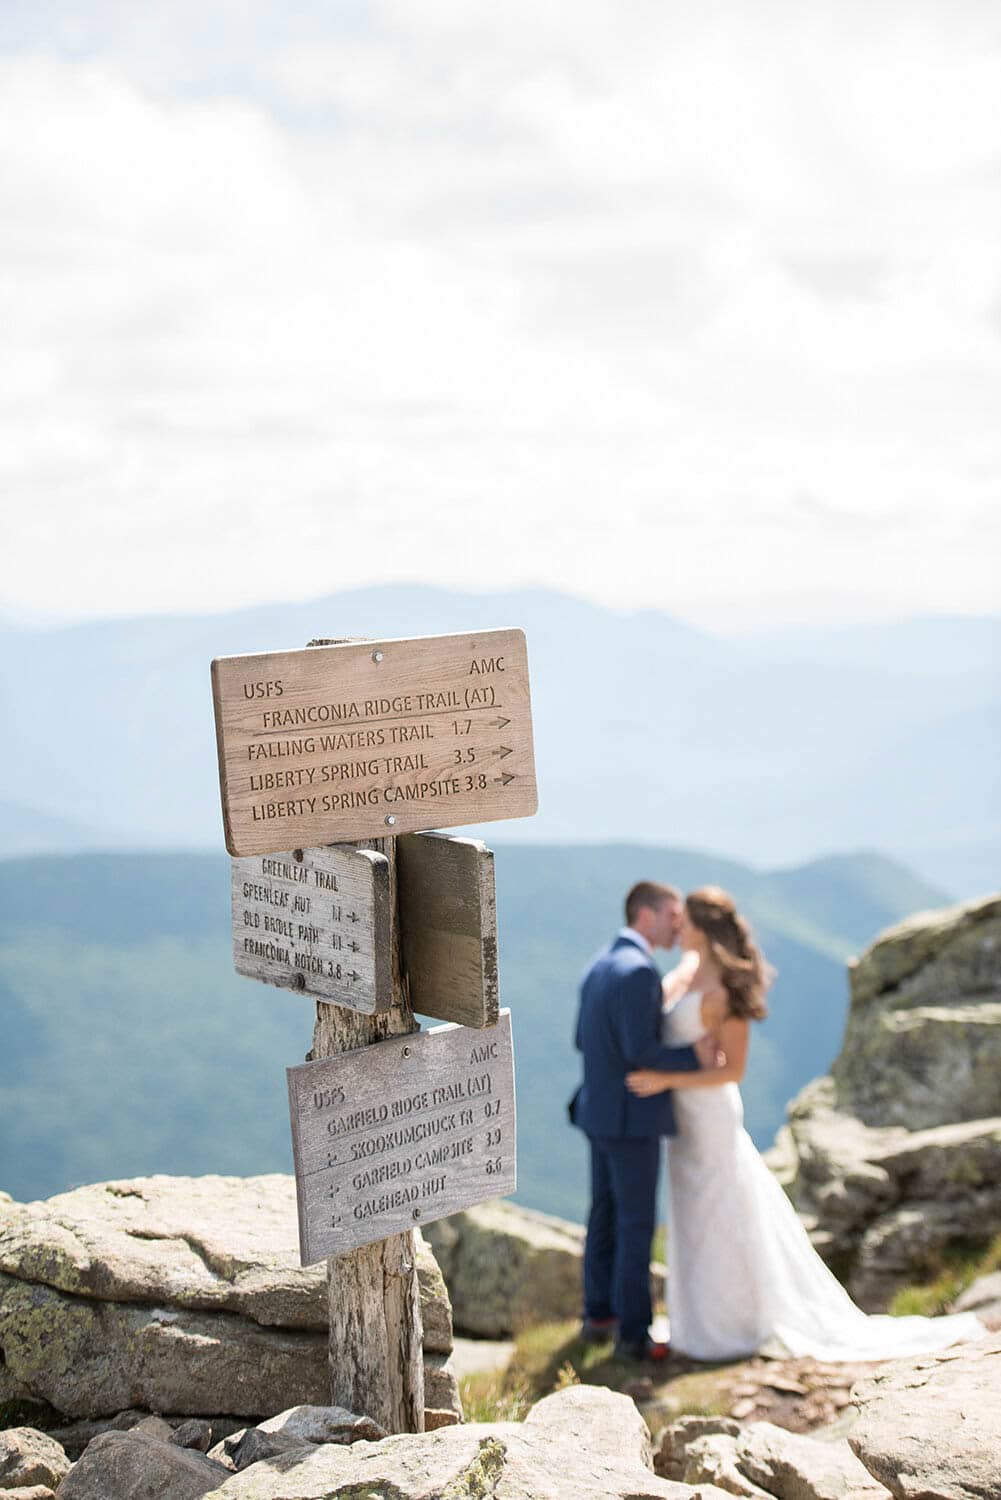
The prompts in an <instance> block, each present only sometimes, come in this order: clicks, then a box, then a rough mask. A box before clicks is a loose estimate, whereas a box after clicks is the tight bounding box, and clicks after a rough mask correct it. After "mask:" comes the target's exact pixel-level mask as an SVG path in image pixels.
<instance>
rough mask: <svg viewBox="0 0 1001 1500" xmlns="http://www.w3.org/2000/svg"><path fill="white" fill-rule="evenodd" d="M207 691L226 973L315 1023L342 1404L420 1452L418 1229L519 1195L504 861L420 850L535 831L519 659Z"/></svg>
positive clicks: (317, 1106)
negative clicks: (526, 824) (222, 859)
mask: <svg viewBox="0 0 1001 1500" xmlns="http://www.w3.org/2000/svg"><path fill="white" fill-rule="evenodd" d="M212 687H213V702H214V707H215V719H216V740H217V748H218V756H219V777H220V789H221V793H222V807H223V823H224V827H225V834H226V847H227V848H228V849H229V851H230V854H231V855H233V856H234V857H233V861H232V899H233V956H234V961H235V964H236V968H237V970H238V971H239V972H240V973H241V974H245V975H247V976H248V977H250V978H253V979H258V980H262V981H263V982H264V983H266V984H273V985H277V986H279V987H281V988H285V989H291V990H298V991H300V992H302V993H303V994H305V995H308V996H310V997H311V998H312V999H314V1000H315V1001H316V1024H315V1028H314V1034H313V1049H312V1052H311V1053H310V1056H309V1059H308V1060H307V1062H306V1063H305V1064H302V1065H299V1066H296V1067H293V1068H289V1069H288V1070H287V1075H288V1087H289V1106H290V1112H291V1121H292V1137H293V1151H294V1157H295V1169H296V1190H297V1195H298V1203H299V1229H300V1257H301V1260H302V1263H303V1265H309V1264H312V1263H313V1262H315V1261H316V1260H319V1259H323V1258H324V1257H331V1259H330V1261H329V1267H330V1271H329V1275H330V1299H329V1317H330V1349H331V1363H330V1371H331V1390H332V1400H333V1401H334V1403H335V1404H337V1405H340V1406H344V1407H346V1408H347V1409H348V1410H351V1411H358V1412H364V1413H366V1414H367V1415H369V1416H371V1417H373V1418H374V1419H375V1420H376V1421H378V1422H380V1423H381V1424H382V1425H383V1426H384V1427H386V1428H387V1430H389V1431H391V1432H420V1431H422V1430H423V1428H424V1385H423V1363H422V1347H421V1345H422V1336H421V1322H420V1301H419V1288H418V1281H417V1258H416V1247H415V1244H414V1236H413V1233H412V1230H413V1227H414V1226H415V1225H420V1224H422V1223H427V1222H429V1221H430V1220H432V1219H436V1218H440V1217H442V1216H443V1215H447V1214H450V1213H454V1212H456V1211H457V1210H458V1209H460V1208H464V1207H469V1206H471V1205H472V1204H474V1203H478V1202H481V1201H482V1200H483V1199H485V1198H493V1197H499V1196H503V1195H504V1194H507V1193H510V1192H512V1191H513V1190H514V1186H515V1180H516V1165H515V1161H516V1158H515V1096H514V1063H513V1054H512V1042H511V1021H510V1014H509V1012H508V1011H500V1010H499V1000H498V977H497V910H496V896H495V891H494V870H493V855H492V854H491V853H490V851H489V850H488V849H487V848H486V847H485V846H484V845H483V844H481V843H479V842H478V841H477V840H474V839H463V838H453V837H449V836H446V835H442V834H439V833H429V832H426V831H425V830H427V829H428V828H429V826H430V827H435V828H440V827H446V828H447V827H455V826H457V825H462V824H470V823H482V822H487V821H491V820H493V819H497V818H512V817H527V816H529V815H530V814H531V813H533V812H534V811H535V808H536V800H537V799H536V785H535V765H534V759H533V748H532V721H531V704H530V697H529V684H528V664H527V655H526V648H525V637H524V634H523V632H522V631H520V630H496V631H475V632H471V633H469V634H466V635H447V636H429V637H425V638H422V639H413V640H386V641H365V642H357V641H353V642H342V641H314V642H311V643H310V646H309V647H308V648H307V649H305V650H302V651H280V652H268V653H265V654H262V655H257V656H233V657H221V658H218V659H217V660H215V661H214V662H213V663H212ZM362 841H363V842H362ZM415 1011H417V1012H418V1013H420V1014H422V1015H426V1016H431V1017H435V1018H438V1019H442V1020H445V1021H448V1022H451V1023H458V1024H450V1025H446V1026H441V1027H436V1028H433V1029H431V1030H429V1031H427V1032H422V1031H420V1028H419V1027H418V1025H417V1022H416V1020H415V1018H414V1012H415Z"/></svg>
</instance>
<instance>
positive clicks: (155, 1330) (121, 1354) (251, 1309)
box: [0, 1175, 462, 1446]
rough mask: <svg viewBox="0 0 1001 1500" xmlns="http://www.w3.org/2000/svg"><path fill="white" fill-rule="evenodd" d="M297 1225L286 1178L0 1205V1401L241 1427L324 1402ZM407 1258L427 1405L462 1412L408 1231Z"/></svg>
mask: <svg viewBox="0 0 1001 1500" xmlns="http://www.w3.org/2000/svg"><path fill="white" fill-rule="evenodd" d="M297 1222H298V1221H297V1215H296V1202H295V1181H294V1179H293V1178H292V1177H283V1176H277V1175H269V1176H264V1177H246V1178H244V1177H197V1178H191V1177H162V1176H158V1177H150V1178H137V1179H132V1180H128V1181H121V1182H108V1183H97V1184H94V1185H92V1186H89V1187H83V1188H77V1189H75V1190H74V1191H73V1192H69V1193H60V1194H59V1195H58V1196H56V1197H54V1198H50V1199H48V1200H47V1201H45V1202H39V1203H27V1204H22V1203H14V1202H12V1201H11V1200H10V1199H9V1198H5V1199H4V1200H3V1201H0V1347H2V1348H3V1349H4V1351H5V1362H4V1364H3V1366H2V1367H0V1399H3V1400H11V1401H13V1400H17V1401H28V1402H31V1401H35V1402H47V1403H49V1404H50V1405H52V1406H54V1407H55V1408H56V1410H57V1411H58V1412H61V1413H62V1414H63V1415H64V1416H66V1417H71V1418H77V1419H79V1420H81V1421H86V1422H91V1421H94V1420H95V1419H105V1420H106V1421H107V1422H109V1423H110V1421H111V1420H112V1418H114V1417H115V1415H116V1414H118V1413H121V1412H122V1411H123V1410H124V1409H128V1408H139V1409H141V1410H146V1411H149V1410H152V1411H158V1412H162V1413H168V1414H176V1415H179V1416H208V1417H212V1418H213V1419H217V1418H220V1417H240V1418H243V1419H244V1423H245V1424H246V1421H247V1419H250V1420H251V1421H256V1420H257V1419H258V1418H261V1417H270V1416H272V1415H273V1414H274V1413H276V1412H281V1411H284V1410H286V1409H287V1408H288V1407H289V1406H290V1405H292V1404H301V1405H313V1406H322V1405H324V1404H325V1403H326V1402H328V1401H329V1399H330V1379H329V1369H328V1353H329V1351H328V1334H327V1296H328V1293H327V1267H326V1264H320V1265H316V1266H309V1267H306V1268H303V1267H302V1266H300V1264H299V1246H298V1233H297ZM417 1250H418V1277H419V1281H420V1295H421V1308H422V1313H423V1316H424V1318H425V1321H426V1328H427V1336H426V1351H427V1356H426V1357H427V1371H426V1379H427V1384H428V1386H429V1389H431V1390H432V1391H433V1394H434V1402H433V1403H429V1405H430V1404H434V1405H435V1406H437V1407H438V1408H440V1409H447V1410H448V1411H450V1412H451V1413H452V1414H453V1416H456V1417H461V1414H462V1407H461V1403H460V1401H459V1394H458V1386H457V1383H456V1380H455V1376H454V1373H453V1372H452V1369H451V1366H450V1364H449V1354H450V1352H451V1348H452V1315H451V1309H450V1306H449V1302H448V1293H447V1290H446V1288H445V1283H444V1281H443V1279H442V1276H441V1272H440V1271H439V1269H438V1266H437V1264H436V1262H435V1259H434V1255H433V1253H432V1252H431V1250H430V1249H429V1248H428V1246H427V1245H425V1244H424V1243H423V1242H422V1241H421V1240H420V1237H419V1236H418V1244H417ZM125 1425H128V1426H132V1425H133V1423H132V1421H130V1422H128V1423H127V1424H125ZM92 1435H93V1433H92V1432H90V1433H88V1434H87V1438H88V1440H89V1437H90V1436H92ZM81 1446H82V1445H81Z"/></svg>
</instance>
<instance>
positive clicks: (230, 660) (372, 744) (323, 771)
mask: <svg viewBox="0 0 1001 1500" xmlns="http://www.w3.org/2000/svg"><path fill="white" fill-rule="evenodd" d="M212 688H213V698H214V703H215V718H216V742H217V747H218V754H219V779H220V785H221V790H222V806H223V824H224V828H225V834H226V847H227V849H228V850H229V852H230V854H233V855H248V854H273V853H278V852H280V851H281V850H283V849H290V848H306V847H315V846H317V845H319V844H327V843H335V842H336V843H342V842H345V841H352V840H357V839H367V838H382V837H385V836H386V835H387V834H393V835H395V834H400V833H413V832H416V831H418V830H421V829H426V828H429V827H430V828H454V827H456V826H457V825H460V824H470V823H485V822H489V821H491V820H493V819H496V818H524V817H529V816H530V815H531V814H532V813H534V812H535V810H536V806H537V801H538V798H537V794H536V785H535V763H534V758H533V749H532V716H531V703H530V698H529V686H528V658H527V652H526V648H525V636H524V633H523V632H522V631H520V630H484V631H474V632H472V633H470V634H468V635H440V636H427V637H425V638H423V639H416V640H403V641H366V642H363V643H358V642H352V643H345V644H340V645H329V646H328V645H324V646H317V647H313V648H308V649H306V650H304V651H271V652H267V653H264V654H263V655H260V656H223V657H219V658H217V659H216V660H215V661H214V662H213V663H212Z"/></svg>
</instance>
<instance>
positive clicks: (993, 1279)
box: [952, 1271, 1001, 1324]
mask: <svg viewBox="0 0 1001 1500" xmlns="http://www.w3.org/2000/svg"><path fill="white" fill-rule="evenodd" d="M952 1311H953V1312H975V1313H976V1314H977V1316H978V1317H979V1318H982V1319H983V1320H984V1322H986V1323H990V1324H995V1323H998V1324H1001V1271H994V1272H993V1273H992V1274H991V1275H990V1276H980V1277H978V1278H977V1280H976V1281H974V1282H972V1283H971V1285H970V1286H968V1287H967V1288H966V1291H965V1292H962V1293H961V1294H960V1295H959V1296H958V1297H957V1298H956V1301H955V1302H954V1304H953V1306H952Z"/></svg>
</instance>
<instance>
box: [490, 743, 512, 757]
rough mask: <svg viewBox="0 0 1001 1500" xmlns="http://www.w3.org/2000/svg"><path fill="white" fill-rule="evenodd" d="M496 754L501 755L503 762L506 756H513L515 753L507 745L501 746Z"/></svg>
mask: <svg viewBox="0 0 1001 1500" xmlns="http://www.w3.org/2000/svg"><path fill="white" fill-rule="evenodd" d="M494 754H495V755H499V756H500V758H501V760H503V759H504V757H505V756H506V755H513V754H514V751H513V750H512V749H510V748H509V746H507V745H501V747H500V749H499V750H495V751H494Z"/></svg>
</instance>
